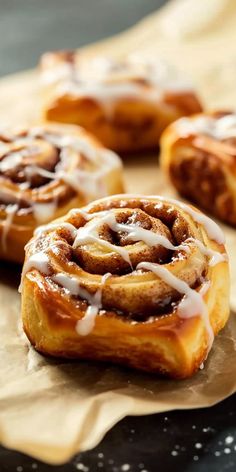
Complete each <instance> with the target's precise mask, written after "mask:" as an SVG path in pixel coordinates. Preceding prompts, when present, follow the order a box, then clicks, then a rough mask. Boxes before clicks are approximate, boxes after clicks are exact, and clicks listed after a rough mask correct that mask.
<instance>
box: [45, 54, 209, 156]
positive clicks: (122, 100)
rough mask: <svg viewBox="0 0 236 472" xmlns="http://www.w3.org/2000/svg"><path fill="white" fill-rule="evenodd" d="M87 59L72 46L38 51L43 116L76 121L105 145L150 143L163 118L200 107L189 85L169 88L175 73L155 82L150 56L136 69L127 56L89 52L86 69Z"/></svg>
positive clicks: (127, 147)
mask: <svg viewBox="0 0 236 472" xmlns="http://www.w3.org/2000/svg"><path fill="white" fill-rule="evenodd" d="M87 64H88V63H85V62H84V59H83V56H81V55H80V54H79V53H77V52H74V53H73V52H72V51H69V52H68V51H58V52H51V53H46V54H44V55H43V56H42V59H41V64H40V68H41V74H42V78H43V97H44V100H43V101H44V106H43V116H44V118H46V119H47V120H52V121H60V122H63V123H74V124H79V125H81V126H83V127H84V128H86V129H88V130H89V131H90V132H92V133H93V134H94V135H95V136H97V137H98V138H99V139H100V140H101V142H103V143H104V145H105V146H107V147H108V148H110V149H114V150H116V151H140V150H143V149H150V148H155V147H156V146H157V145H158V141H159V137H160V134H161V132H162V131H163V130H164V129H165V127H166V126H167V125H168V124H169V123H171V122H172V121H174V120H176V119H177V118H179V117H181V116H185V115H190V114H192V113H198V112H200V111H201V110H202V107H201V105H200V103H199V100H198V98H197V97H196V95H195V93H194V92H193V91H192V90H190V89H188V88H184V87H182V88H180V87H178V85H176V89H174V88H173V83H174V86H175V79H173V80H172V82H171V86H170V88H169V89H168V80H169V81H170V77H166V78H165V80H164V79H163V78H162V79H161V80H162V81H161V80H160V83H158V80H157V79H156V82H155V73H156V71H155V70H152V69H151V67H155V64H154V62H153V64H152V65H151V66H150V64H147V65H145V66H144V68H143V69H142V70H141V73H140V71H138V72H137V71H136V69H135V68H137V66H134V63H133V62H131V63H130V62H129V60H126V61H121V62H118V61H117V62H114V61H111V60H110V62H108V60H104V58H102V59H101V58H100V60H99V58H95V60H94V64H95V65H94V66H93V67H94V70H92V71H90V70H88V65H87ZM92 64H93V60H91V61H90V66H91V67H92ZM133 68H134V71H133ZM148 68H150V71H149V69H148ZM84 70H85V72H84ZM91 76H92V80H91ZM95 77H96V79H95Z"/></svg>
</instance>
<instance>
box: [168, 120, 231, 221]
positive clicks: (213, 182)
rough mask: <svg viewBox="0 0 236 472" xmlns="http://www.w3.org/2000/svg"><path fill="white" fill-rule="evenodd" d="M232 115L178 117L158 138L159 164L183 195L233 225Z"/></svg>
mask: <svg viewBox="0 0 236 472" xmlns="http://www.w3.org/2000/svg"><path fill="white" fill-rule="evenodd" d="M235 156H236V114H235V113H233V112H215V113H204V114H198V115H195V116H192V117H188V118H182V119H180V120H178V121H176V122H175V123H173V124H172V125H170V126H169V127H168V128H167V129H166V131H165V132H164V133H163V136H162V138H161V165H162V168H163V169H164V170H165V171H166V173H167V174H168V175H169V177H170V180H171V182H172V183H173V185H174V186H175V188H176V189H177V190H178V192H179V193H180V194H181V195H183V196H184V197H186V198H188V199H190V200H191V201H193V202H194V203H197V204H198V205H199V206H201V207H202V208H203V209H205V210H207V211H208V212H210V213H212V214H214V215H215V216H217V217H218V218H220V219H221V220H223V221H225V222H227V223H230V224H231V225H233V226H236V157H235Z"/></svg>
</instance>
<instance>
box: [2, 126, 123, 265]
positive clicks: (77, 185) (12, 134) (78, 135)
mask: <svg viewBox="0 0 236 472" xmlns="http://www.w3.org/2000/svg"><path fill="white" fill-rule="evenodd" d="M120 191H123V183H122V166H121V161H120V159H119V158H118V156H117V155H115V154H114V153H113V152H111V151H109V150H107V149H105V148H103V147H102V145H101V144H100V143H99V142H98V141H96V140H95V139H94V138H93V137H91V136H90V135H89V134H88V133H87V132H86V131H84V130H82V129H81V128H79V127H77V126H69V125H60V124H45V125H40V126H37V127H30V128H24V129H23V128H22V129H17V130H13V131H10V130H6V129H4V130H0V258H1V259H9V260H13V261H15V262H23V260H24V246H25V244H26V243H27V242H28V241H29V239H30V238H31V237H32V235H33V231H34V229H35V228H36V227H37V226H39V225H41V224H42V223H47V222H50V221H52V220H53V219H54V218H57V217H60V216H62V215H64V214H65V213H67V212H68V211H69V210H70V209H71V208H73V207H80V206H83V205H85V204H87V203H88V202H89V201H91V200H93V199H95V198H98V197H101V196H106V195H111V194H113V193H117V192H120Z"/></svg>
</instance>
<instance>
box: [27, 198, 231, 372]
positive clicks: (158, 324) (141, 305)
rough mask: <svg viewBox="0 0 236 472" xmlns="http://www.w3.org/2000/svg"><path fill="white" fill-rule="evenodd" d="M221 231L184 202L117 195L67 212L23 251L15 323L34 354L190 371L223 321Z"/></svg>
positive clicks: (224, 262)
mask: <svg viewBox="0 0 236 472" xmlns="http://www.w3.org/2000/svg"><path fill="white" fill-rule="evenodd" d="M228 277H229V275H228V262H227V255H226V253H225V247H224V236H223V234H222V232H221V230H220V228H219V227H218V226H217V225H216V223H214V222H213V221H212V220H210V219H209V218H208V217H206V216H205V215H203V214H202V213H201V212H199V211H198V210H196V209H194V208H193V207H191V206H188V205H185V204H183V203H180V202H177V201H175V200H171V199H169V200H168V199H165V198H162V197H146V196H145V197H144V196H137V195H133V196H132V195H120V196H114V197H110V198H109V197H108V198H106V199H102V200H98V201H97V202H94V203H92V204H90V205H88V206H87V207H84V208H82V209H81V210H79V209H78V210H72V211H70V212H69V213H68V214H67V216H65V217H63V218H61V219H59V220H57V221H55V222H53V224H51V225H47V226H44V227H42V228H39V229H38V230H37V231H36V233H35V236H34V238H33V239H32V240H31V241H30V243H29V244H28V245H27V249H26V260H25V264H24V268H23V273H22V283H21V288H22V318H23V325H24V329H25V332H26V334H27V336H28V337H29V339H30V341H31V343H32V344H33V345H34V346H35V348H36V349H37V350H38V351H40V352H42V353H46V354H50V355H52V356H60V357H61V356H62V357H68V358H81V359H83V358H84V359H95V360H101V361H112V362H116V363H120V364H123V365H125V366H131V367H134V368H137V369H142V370H146V371H149V372H156V373H163V374H165V375H168V376H170V377H175V378H185V377H188V376H190V375H192V374H193V373H194V372H195V371H196V370H197V369H198V368H199V366H200V364H201V363H202V362H203V361H204V360H205V359H206V357H207V355H208V353H209V351H210V349H211V346H212V343H213V338H214V335H215V334H216V333H218V331H219V330H220V329H221V328H223V326H224V325H225V323H226V321H227V318H228V316H229V300H228V298H229V293H228V292H229V282H228Z"/></svg>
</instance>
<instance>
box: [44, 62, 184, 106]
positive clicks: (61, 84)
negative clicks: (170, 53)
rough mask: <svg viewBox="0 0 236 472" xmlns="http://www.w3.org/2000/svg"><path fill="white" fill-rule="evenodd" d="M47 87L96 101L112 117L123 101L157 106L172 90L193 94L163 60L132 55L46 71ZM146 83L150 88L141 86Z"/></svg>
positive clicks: (58, 66)
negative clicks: (50, 85) (130, 99)
mask: <svg viewBox="0 0 236 472" xmlns="http://www.w3.org/2000/svg"><path fill="white" fill-rule="evenodd" d="M42 78H43V81H44V83H45V84H54V86H55V85H56V88H54V90H56V94H57V95H61V94H64V93H69V94H71V95H74V96H77V97H80V96H81V97H85V96H87V97H93V98H94V99H95V100H96V101H98V102H100V103H102V105H103V107H104V108H105V110H106V112H107V114H108V115H110V114H111V113H112V111H113V106H114V103H115V102H116V101H117V100H120V99H123V98H130V97H131V98H134V97H135V98H138V99H141V100H148V101H152V102H157V101H158V100H160V99H161V98H162V96H163V94H164V93H165V92H166V91H167V90H169V91H174V92H181V91H182V92H183V91H186V90H187V91H188V90H192V87H191V86H190V84H189V82H187V81H183V80H182V79H181V78H180V76H179V74H178V73H177V71H176V70H174V69H173V68H171V67H170V66H169V65H168V64H166V63H165V62H164V61H162V60H157V59H156V58H155V60H153V58H151V57H149V58H143V57H141V56H139V55H137V54H132V55H130V56H128V57H127V58H126V60H123V61H122V60H121V61H115V60H114V59H111V58H105V57H96V58H95V59H91V60H90V61H89V62H83V63H80V64H79V65H78V68H77V67H76V65H75V66H71V65H68V64H67V63H66V62H64V63H63V62H62V63H61V64H60V65H58V64H57V65H56V66H55V67H54V68H51V67H50V68H49V69H44V70H43V72H42ZM139 80H140V81H145V83H146V84H147V85H143V84H142V83H138V81H139Z"/></svg>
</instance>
